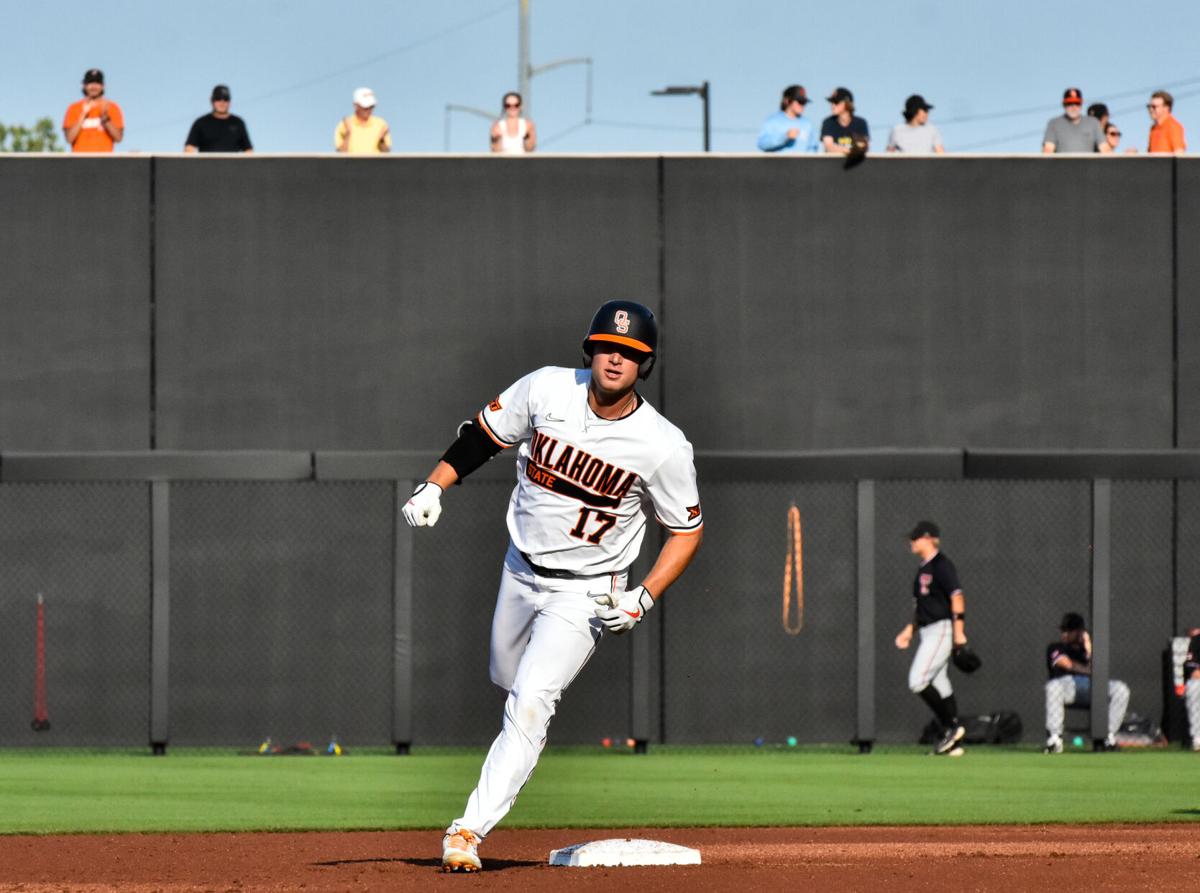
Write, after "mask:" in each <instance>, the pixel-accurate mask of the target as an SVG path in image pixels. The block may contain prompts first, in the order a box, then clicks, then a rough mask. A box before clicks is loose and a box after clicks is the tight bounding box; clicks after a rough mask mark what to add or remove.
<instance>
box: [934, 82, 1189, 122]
mask: <svg viewBox="0 0 1200 893" xmlns="http://www.w3.org/2000/svg"><path fill="white" fill-rule="evenodd" d="M1191 84H1200V77H1190V78H1185V79H1183V80H1181V81H1171V82H1169V83H1166V84H1155V85H1152V86H1149V87H1139V88H1137V89H1136V90H1125V91H1123V92H1121V93H1105V94H1102V95H1103V96H1104V97H1105V98H1106V99H1109V100H1113V99H1125V98H1126V97H1129V96H1143V95H1146V94H1148V93H1150V92H1152V91H1154V90H1167V89H1174V88H1176V87H1187V86H1189V85H1191ZM1056 108H1058V106H1055V105H1051V104H1049V103H1044V104H1042V105H1036V106H1030V107H1029V108H1023V109H1009V110H1008V111H1003V112H982V113H980V114H977V115H959V116H958V117H957V118H938V120H937V125H938V127H945V126H946V125H948V124H966V123H968V122H971V121H994V120H996V119H998V118H1017V117H1020V116H1021V115H1033V114H1037V113H1038V112H1041V113H1042V114H1046V113H1050V114H1053V113H1054V110H1055V109H1056Z"/></svg>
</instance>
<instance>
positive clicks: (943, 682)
mask: <svg viewBox="0 0 1200 893" xmlns="http://www.w3.org/2000/svg"><path fill="white" fill-rule="evenodd" d="M908 538H909V541H910V543H911V546H912V552H913V554H914V555H916V556H917V557H918V558H920V559H921V566H920V567H919V568H917V576H916V578H915V579H914V580H913V602H914V608H915V611H914V620H913V622H912V623H910V624H908V625H907V626H905V627H904V629H902V630H900V633H899V634H898V635H897V636H896V647H897V648H899V649H901V650H903V649H905V648H907V647H908V646H909V645H910V644H911V643H912V637H913V628H914V627H916V628H917V629H918V630H919V633H920V644H918V645H917V653H916V654H914V655H913V662H912V667H911V668H910V669H909V671H908V687H909V689H910V690H911V691H912V692H913V694H915V695H916V696H917V697H919V698H920V699H921V700H922V701H924V702H925V703H926V704H928V705H929V709H930V710H932V711H933V715H934V716H935V717H937V721H938V723H939V725H941V728H942V736H941V738H939V739H938V742H937V744H936V745H935V747H934V749H933V752H934V753H935V754H948V755H950V756H962V753H963V748H962V746H961V744H960V742H961V741H962V738H963V735H965V734H966V731H967V730H966V729H965V728H963V726H962V724H961V723H960V722H959V721H958V703H957V702H956V701H955V699H954V689H953V688H951V687H950V673H949V672H948V670H947V667H948V665H949V663H950V657H951V655H952V654H953V651H954V649H955V648H957V647H959V646H960V645H966V644H967V634H966V631H965V629H964V625H963V624H964V619H965V617H966V607H965V602H964V601H963V592H962V587H961V586H959V585H958V571H957V570H955V568H954V562H952V561H951V560H950V559H949V558H947V557H946V556H945V554H943V553H942V552H941V551H940V549H941V542H942V541H941V531H940V530H938V526H937V525H936V524H934V523H933V522H932V521H918V522H917V524H916V526H915V527H913V529H912V532H911V533H909V535H908Z"/></svg>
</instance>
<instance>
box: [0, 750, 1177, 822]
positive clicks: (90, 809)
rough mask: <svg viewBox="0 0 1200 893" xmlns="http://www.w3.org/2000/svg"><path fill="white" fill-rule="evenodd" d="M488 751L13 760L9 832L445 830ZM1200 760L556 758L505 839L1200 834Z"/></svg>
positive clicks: (4, 777)
mask: <svg viewBox="0 0 1200 893" xmlns="http://www.w3.org/2000/svg"><path fill="white" fill-rule="evenodd" d="M484 753H485V749H483V748H415V749H414V751H413V753H412V754H411V755H409V756H404V757H398V756H395V755H392V754H389V753H387V752H386V751H369V750H356V751H355V752H354V753H352V754H351V755H349V756H345V757H326V756H311V757H254V756H241V755H236V754H234V753H232V752H229V751H220V750H213V749H172V750H171V752H170V753H169V754H168V755H167V756H166V757H151V756H149V755H148V754H147V752H146V751H142V750H138V751H121V750H117V751H85V750H69V749H62V750H60V749H48V750H0V803H3V804H4V806H5V808H4V810H2V811H0V833H3V834H47V833H102V832H160V831H282V830H351V829H353V830H388V829H395V830H401V829H421V828H428V829H431V830H433V829H438V828H442V827H444V826H445V825H446V824H447V823H448V822H449V821H450V820H451V819H452V818H454V816H456V815H458V814H459V813H460V812H461V809H462V806H463V803H464V802H465V800H466V797H467V794H469V793H470V791H471V789H472V788H473V787H474V785H475V782H476V780H477V778H478V773H479V767H480V765H481V763H482V761H483V756H484ZM1198 768H1200V755H1197V754H1193V753H1190V752H1184V751H1180V750H1175V749H1171V750H1148V751H1125V752H1122V753H1107V754H1092V753H1066V754H1062V755H1056V756H1047V755H1044V754H1042V753H1040V751H1037V750H1034V749H1032V748H1028V747H1024V748H1020V747H1019V748H1003V747H978V748H972V749H970V750H968V752H967V754H966V755H965V756H964V757H961V758H949V757H931V756H929V755H928V754H927V753H926V751H925V750H923V749H918V748H914V747H879V748H877V749H876V751H875V752H874V753H872V754H869V755H859V754H858V753H857V752H855V751H853V750H851V749H850V748H846V747H803V746H802V747H796V748H785V747H784V748H780V747H766V748H761V749H758V748H753V747H748V746H746V747H742V746H728V747H713V746H700V747H684V746H660V747H653V748H651V752H650V753H649V754H646V755H643V756H635V755H633V754H632V753H630V752H628V751H625V750H605V749H602V748H599V747H558V748H549V749H547V750H546V752H545V753H544V754H543V757H542V759H541V762H540V763H539V765H538V768H537V770H536V771H535V772H534V775H533V778H532V779H531V781H530V782H529V784H528V785H527V786H526V787H525V789H524V790H523V791H522V793H521V796H520V797H519V798H518V801H517V804H516V806H515V807H514V808H513V810H512V812H511V813H510V814H509V816H508V817H507V818H506V819H505V821H504V824H503V826H502V827H506V828H546V827H555V828H557V827H597V828H628V827H646V826H651V827H687V826H757V825H767V826H771V825H788V826H806V825H807V826H823V825H944V824H950V825H954V824H1042V823H1068V824H1082V823H1096V822H1099V823H1104V822H1172V821H1180V822H1185V821H1198V820H1200V784H1196V783H1194V782H1192V781H1190V780H1191V779H1194V778H1196V777H1197V776H1196V771H1197V769H1198Z"/></svg>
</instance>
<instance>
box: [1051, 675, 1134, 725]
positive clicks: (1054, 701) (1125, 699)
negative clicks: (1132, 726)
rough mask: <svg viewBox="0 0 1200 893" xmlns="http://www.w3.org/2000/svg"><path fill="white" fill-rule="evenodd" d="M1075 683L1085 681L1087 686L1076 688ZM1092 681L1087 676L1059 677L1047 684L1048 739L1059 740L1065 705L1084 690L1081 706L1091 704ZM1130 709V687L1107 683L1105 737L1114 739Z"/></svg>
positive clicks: (1081, 685)
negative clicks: (1126, 711)
mask: <svg viewBox="0 0 1200 893" xmlns="http://www.w3.org/2000/svg"><path fill="white" fill-rule="evenodd" d="M1076 680H1086V683H1087V685H1083V684H1080V685H1078V686H1077V685H1076ZM1091 681H1092V680H1091V678H1090V677H1088V676H1059V677H1058V678H1057V679H1051V680H1049V681H1048V682H1047V683H1046V732H1047V734H1048V735H1050V736H1051V737H1055V736H1057V737H1060V738H1061V737H1062V733H1063V722H1064V720H1065V716H1066V708H1067V705H1068V704H1074V703H1075V701H1076V698H1077V697H1078V695H1079V689H1080V688H1086V689H1087V691H1086V694H1085V696H1084V697H1082V698H1079V702H1080V704H1081V705H1083V704H1088V703H1090V702H1091V689H1090V683H1091ZM1128 706H1129V686H1128V685H1126V684H1125V683H1124V682H1122V681H1121V680H1120V679H1110V680H1109V681H1108V734H1109V735H1110V736H1111V735H1115V734H1116V733H1117V729H1119V728H1121V720H1123V719H1124V718H1125V710H1126V708H1127V707H1128Z"/></svg>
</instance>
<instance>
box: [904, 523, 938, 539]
mask: <svg viewBox="0 0 1200 893" xmlns="http://www.w3.org/2000/svg"><path fill="white" fill-rule="evenodd" d="M941 535H942V531H941V530H939V529H938V526H937V525H936V524H934V523H933V522H932V521H918V522H917V523H916V525H915V526H914V527H913V529H912V530H910V531H909V532H908V538H909V539H910V540H919V539H920V538H921V537H923V536H932V537H935V538H936V537H939V536H941Z"/></svg>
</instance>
